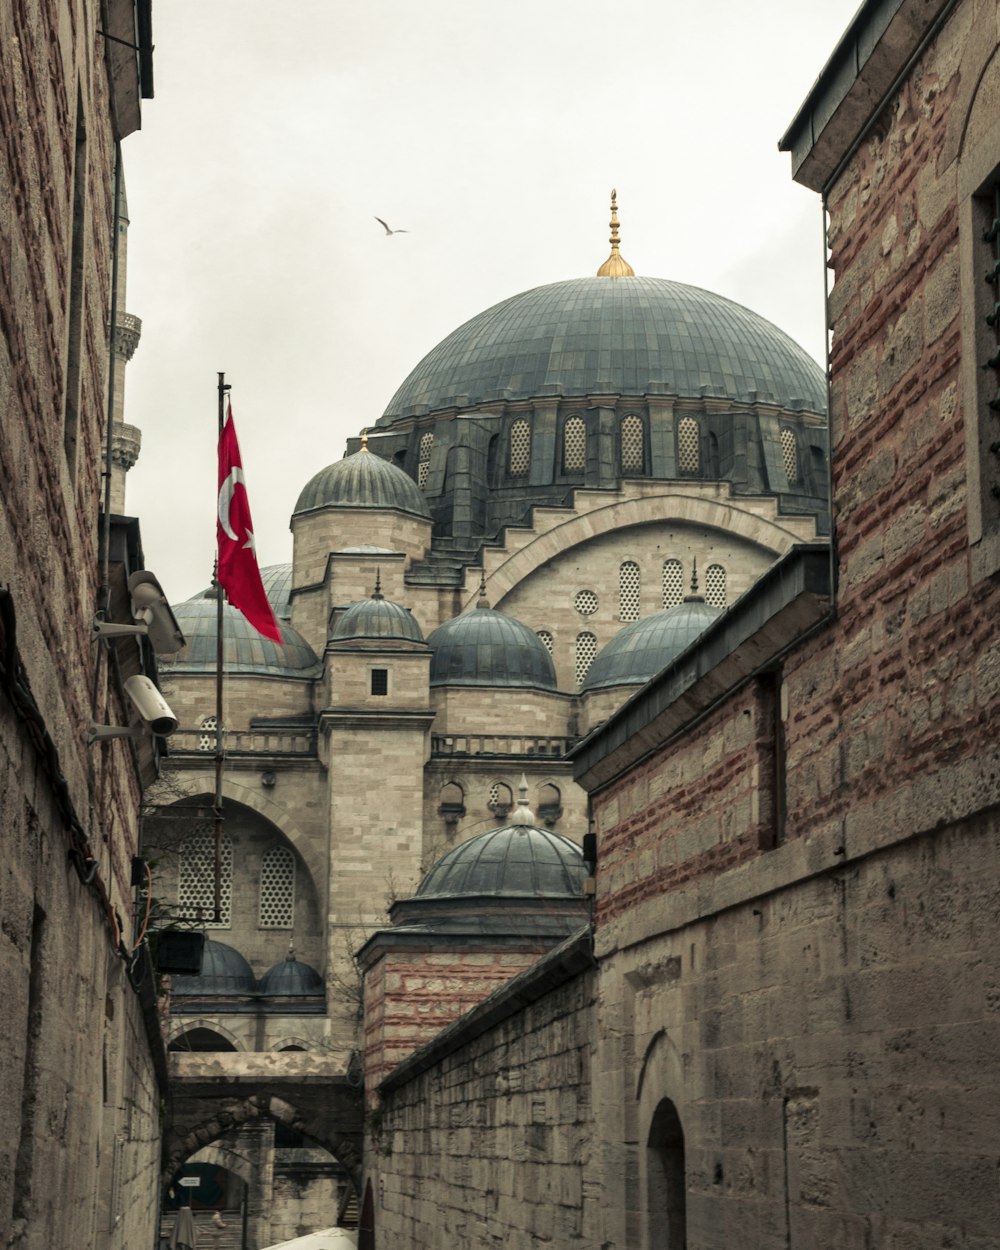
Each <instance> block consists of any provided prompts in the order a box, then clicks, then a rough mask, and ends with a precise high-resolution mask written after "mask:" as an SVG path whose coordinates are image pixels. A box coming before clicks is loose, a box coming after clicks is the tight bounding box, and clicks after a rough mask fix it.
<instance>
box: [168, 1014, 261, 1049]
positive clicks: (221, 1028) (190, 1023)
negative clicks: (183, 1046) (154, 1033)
mask: <svg viewBox="0 0 1000 1250" xmlns="http://www.w3.org/2000/svg"><path fill="white" fill-rule="evenodd" d="M195 1029H205V1030H206V1031H207V1032H209V1033H217V1034H218V1035H219V1037H221V1038H222V1039H223V1041H226V1042H229V1043H230V1045H231V1046H232V1048H233V1050H245V1049H246V1047H245V1046H244V1045H243V1043H242V1042H241V1041H240V1039H239V1038H238V1037H237V1036H236V1034H235V1033H233V1032H232V1031H231V1030H230V1029H227V1028H226V1027H225V1025H222V1024H220V1023H219V1021H218V1019H217V1018H216V1019H211V1020H209V1019H205V1018H202V1017H200V1016H199V1017H198V1018H197V1019H192V1018H191V1017H188V1016H180V1017H178V1018H177V1020H176V1023H174V1022H173V1021H171V1025H170V1031H169V1034H168V1035H167V1045H168V1046H170V1045H172V1044H173V1043H174V1042H176V1041H179V1040H180V1038H182V1037H183V1036H184V1035H185V1033H192V1032H193V1031H194V1030H195Z"/></svg>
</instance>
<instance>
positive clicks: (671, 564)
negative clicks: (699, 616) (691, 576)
mask: <svg viewBox="0 0 1000 1250" xmlns="http://www.w3.org/2000/svg"><path fill="white" fill-rule="evenodd" d="M683 600H684V570H683V569H682V568H681V562H680V560H674V559H670V560H664V561H663V606H664V607H665V608H675V607H676V606H677V605H678V604H679V603H681V602H683Z"/></svg>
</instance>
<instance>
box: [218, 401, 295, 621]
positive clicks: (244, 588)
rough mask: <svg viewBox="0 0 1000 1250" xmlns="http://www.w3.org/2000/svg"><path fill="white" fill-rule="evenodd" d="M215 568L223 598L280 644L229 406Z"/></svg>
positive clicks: (222, 450)
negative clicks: (254, 534)
mask: <svg viewBox="0 0 1000 1250" xmlns="http://www.w3.org/2000/svg"><path fill="white" fill-rule="evenodd" d="M218 533H219V569H218V574H217V577H218V582H219V585H220V586H221V587H222V589H223V590H224V591H225V593H226V598H227V599H228V600H229V602H230V603H231V604H232V605H233V607H234V608H238V609H239V611H240V612H242V613H243V615H244V616H245V617H246V618H247V620H248V621H249V622H250V624H251V625H252V626H253V627H254V629H255V630H257V632H258V633H259V634H263V635H264V637H265V638H270V639H271V640H272V642H277V643H280V642H281V641H282V637H281V630H280V629H279V628H278V622H277V621H276V620H275V619H274V612H273V611H272V610H271V604H270V602H269V601H268V598H267V595H266V593H265V591H264V583H263V582H262V581H261V579H260V569H259V568H258V566H257V552H256V550H255V548H254V541H253V521H252V520H251V519H250V501H249V500H248V499H247V488H246V484H245V483H244V480H243V462H242V461H241V460H240V445H239V443H238V442H237V441H236V427H235V426H234V425H233V406H232V404H230V405H229V412H228V414H227V416H226V423H225V425H224V426H223V427H222V436H221V437H220V439H219V525H218Z"/></svg>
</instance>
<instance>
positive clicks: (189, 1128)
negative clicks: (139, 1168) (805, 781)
mask: <svg viewBox="0 0 1000 1250" xmlns="http://www.w3.org/2000/svg"><path fill="white" fill-rule="evenodd" d="M262 1116H269V1117H270V1118H271V1119H272V1120H274V1121H276V1122H277V1123H279V1124H284V1125H285V1126H286V1127H287V1128H291V1129H294V1130H295V1131H296V1132H298V1133H302V1134H303V1135H304V1136H306V1137H310V1138H312V1140H313V1141H315V1142H316V1143H317V1145H319V1146H322V1147H323V1149H324V1150H327V1151H329V1153H330V1154H331V1155H333V1157H334V1158H335V1159H336V1160H337V1162H338V1163H339V1164H340V1165H341V1166H342V1167H343V1168H344V1169H345V1171H346V1172H347V1174H348V1176H349V1177H350V1180H351V1184H352V1185H354V1187H355V1189H357V1190H359V1191H360V1188H361V1151H360V1149H359V1141H358V1139H357V1137H356V1136H355V1135H352V1134H349V1133H343V1134H336V1133H331V1132H329V1131H328V1130H327V1129H326V1128H325V1126H324V1125H323V1124H321V1123H320V1122H319V1121H318V1120H317V1119H316V1118H315V1116H313V1117H310V1116H308V1115H305V1114H303V1113H302V1112H300V1110H299V1109H298V1108H297V1107H295V1106H294V1105H293V1104H292V1103H290V1102H287V1101H286V1100H285V1099H283V1098H277V1097H275V1096H274V1095H271V1094H268V1093H266V1092H262V1093H258V1094H253V1095H250V1096H249V1097H246V1098H220V1099H219V1100H218V1102H217V1103H216V1105H215V1106H214V1107H213V1108H212V1113H211V1114H209V1115H206V1116H203V1118H201V1119H199V1120H198V1121H197V1122H196V1123H187V1124H180V1125H179V1124H176V1123H175V1124H172V1125H171V1126H170V1128H169V1129H168V1130H167V1133H166V1134H165V1136H164V1149H163V1169H162V1172H161V1181H162V1183H163V1184H164V1185H167V1184H169V1183H170V1179H171V1177H172V1176H173V1175H174V1173H175V1172H176V1171H177V1169H178V1168H179V1167H180V1166H181V1164H182V1163H184V1162H185V1161H186V1160H187V1159H189V1158H190V1157H191V1156H192V1155H193V1154H195V1153H196V1152H197V1151H199V1150H202V1149H203V1148H204V1147H206V1146H210V1145H212V1144H213V1143H214V1142H215V1140H216V1139H217V1138H219V1137H221V1136H222V1134H223V1133H225V1132H227V1131H228V1130H229V1129H232V1128H238V1127H239V1126H240V1125H241V1124H245V1123H246V1121H247V1120H256V1119H259V1118H260V1117H262ZM356 1127H359V1126H356ZM218 1149H220V1150H221V1149H223V1147H218Z"/></svg>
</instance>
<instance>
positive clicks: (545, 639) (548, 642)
mask: <svg viewBox="0 0 1000 1250" xmlns="http://www.w3.org/2000/svg"><path fill="white" fill-rule="evenodd" d="M538 637H539V638H540V639H541V642H542V646H543V647H544V648H545V650H546V651H547V652H548V653H549V655H552V651H553V642H552V635H551V634H550V633H549V631H548V630H547V629H540V630H539V631H538Z"/></svg>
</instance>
